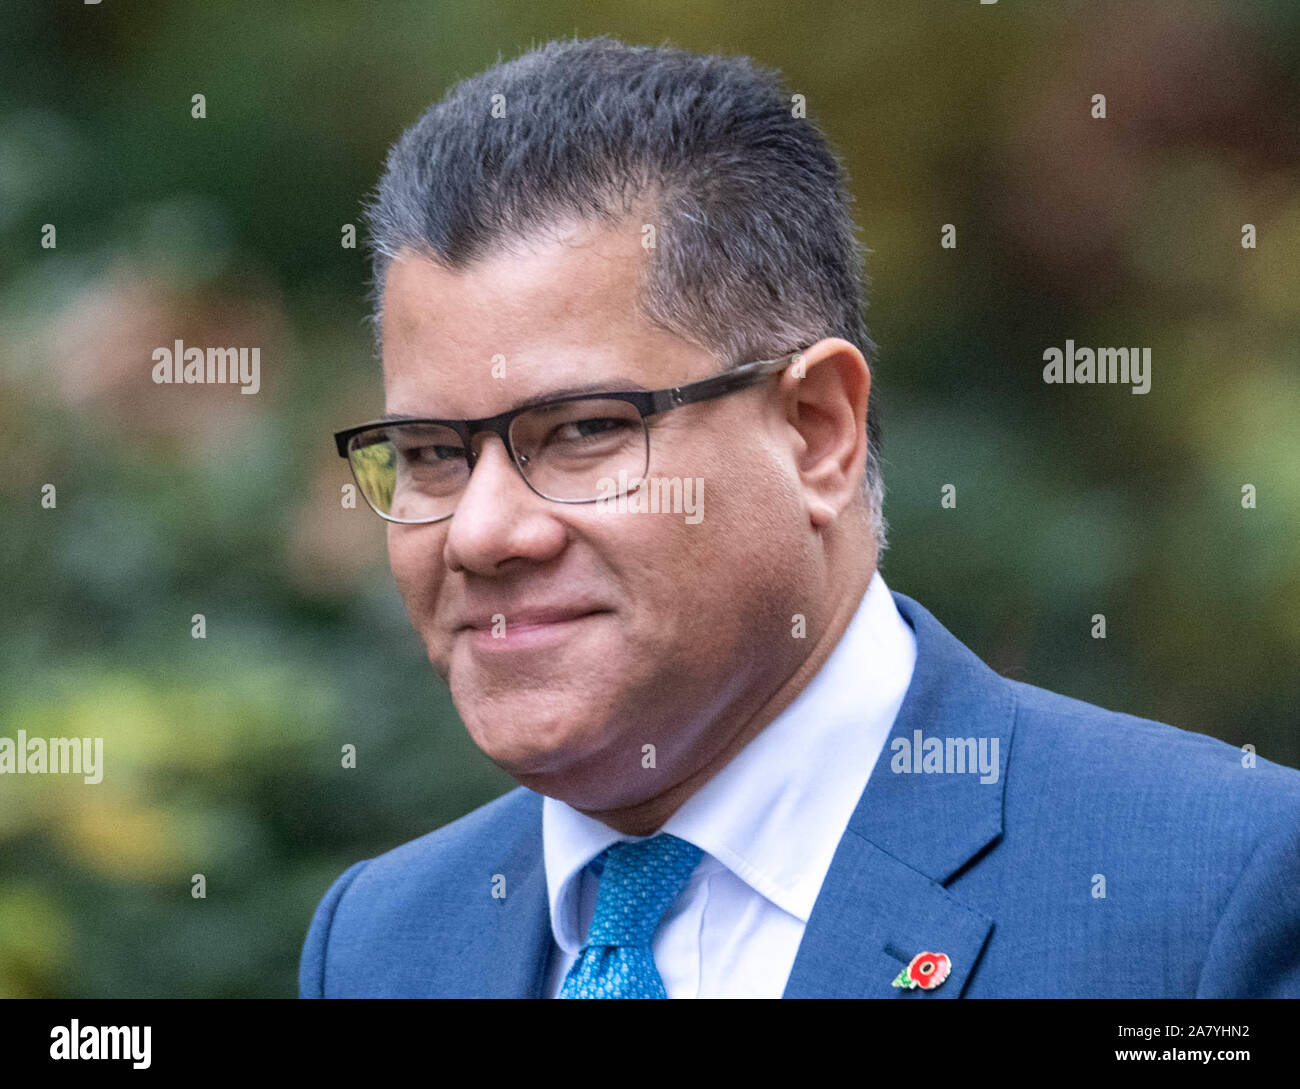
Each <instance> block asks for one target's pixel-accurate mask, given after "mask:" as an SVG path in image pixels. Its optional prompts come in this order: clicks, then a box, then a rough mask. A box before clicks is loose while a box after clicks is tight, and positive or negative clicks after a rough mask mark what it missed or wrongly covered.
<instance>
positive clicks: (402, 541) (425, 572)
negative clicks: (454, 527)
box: [388, 523, 443, 619]
mask: <svg viewBox="0 0 1300 1089" xmlns="http://www.w3.org/2000/svg"><path fill="white" fill-rule="evenodd" d="M429 528H430V527H412V526H399V525H393V524H392V523H390V524H389V526H388V566H389V569H390V570H391V571H392V572H393V580H394V582H396V583H397V589H398V591H399V592H400V593H401V595H402V600H403V601H405V602H406V608H407V611H408V612H409V613H410V614H411V616H412V618H413V619H414V618H420V617H426V616H428V615H429V614H430V613H431V612H432V610H433V604H434V602H435V601H436V600H437V596H438V588H439V587H440V586H441V585H442V578H443V566H442V539H441V537H440V536H435V535H433V534H431V533H429V532H428V529H429Z"/></svg>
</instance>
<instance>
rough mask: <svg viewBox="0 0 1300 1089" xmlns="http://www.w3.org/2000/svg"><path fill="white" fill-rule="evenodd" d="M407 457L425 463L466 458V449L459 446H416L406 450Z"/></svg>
mask: <svg viewBox="0 0 1300 1089" xmlns="http://www.w3.org/2000/svg"><path fill="white" fill-rule="evenodd" d="M406 456H407V459H408V460H410V461H415V462H421V463H423V464H426V465H427V464H430V463H437V462H443V461H457V460H462V461H463V460H464V458H465V451H464V450H463V449H462V448H461V447H459V446H437V445H428V446H414V447H412V448H411V449H409V450H407V451H406Z"/></svg>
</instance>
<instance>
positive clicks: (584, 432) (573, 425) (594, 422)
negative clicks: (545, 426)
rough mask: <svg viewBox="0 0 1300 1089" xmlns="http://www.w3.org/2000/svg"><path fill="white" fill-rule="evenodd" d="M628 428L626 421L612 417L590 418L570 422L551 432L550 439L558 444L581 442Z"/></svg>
mask: <svg viewBox="0 0 1300 1089" xmlns="http://www.w3.org/2000/svg"><path fill="white" fill-rule="evenodd" d="M627 426H628V422H627V420H621V419H618V418H617V417H614V416H592V417H591V418H589V419H586V420H571V421H570V422H569V423H566V424H562V425H561V426H559V427H557V428H556V429H555V430H554V431H553V432H551V438H552V439H553V440H556V441H558V442H581V441H583V440H584V439H596V438H600V437H601V436H602V435H608V434H610V433H611V432H614V431H621V430H623V429H624V428H626V427H627Z"/></svg>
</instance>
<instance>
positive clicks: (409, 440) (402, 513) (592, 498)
mask: <svg viewBox="0 0 1300 1089" xmlns="http://www.w3.org/2000/svg"><path fill="white" fill-rule="evenodd" d="M797 358H799V353H798V352H795V353H792V354H791V355H787V356H783V357H781V358H780V359H760V360H757V361H755V362H753V363H745V364H743V365H741V366H739V367H735V368H733V369H731V370H728V371H724V372H723V373H722V374H718V375H714V376H713V377H712V378H705V379H703V380H701V381H699V382H692V383H690V384H689V385H685V386H672V387H670V388H668V389H661V390H653V391H650V390H632V391H628V392H619V393H596V394H578V395H576V396H566V397H555V398H552V399H550V400H546V401H542V402H540V403H538V404H533V405H527V406H525V407H523V408H516V409H512V410H511V411H509V412H502V413H501V414H500V415H498V416H488V417H486V418H484V419H481V420H435V419H423V418H421V419H396V420H388V421H384V420H376V421H374V422H373V423H367V424H362V425H361V426H360V427H350V428H348V429H347V430H346V431H339V432H336V433H335V435H334V442H335V444H336V445H337V447H338V452H339V456H340V457H343V458H347V460H348V464H349V465H350V466H351V468H352V476H353V478H354V479H355V480H356V482H357V487H358V488H359V489H360V490H361V494H362V495H363V496H364V497H365V500H366V502H367V503H368V504H369V505H370V507H371V509H372V510H374V512H375V513H376V514H378V515H379V516H380V517H381V518H383V519H386V520H387V521H389V522H399V523H401V524H403V525H424V524H427V523H429V522H441V521H442V520H444V519H446V518H450V517H451V516H452V515H453V514H454V513H455V511H456V504H457V502H459V500H460V497H461V495H462V493H463V492H464V491H465V486H466V484H468V483H469V474H470V473H471V472H472V471H473V469H474V463H475V462H476V461H477V460H478V455H477V454H476V453H475V452H474V445H473V437H474V436H475V435H477V434H480V433H481V432H484V431H490V432H492V433H493V434H495V435H497V436H498V437H499V438H500V439H501V442H502V443H503V444H504V446H505V448H506V450H507V451H508V452H509V454H510V459H511V461H513V462H514V465H515V467H516V468H517V469H518V470H519V475H520V476H522V477H523V478H524V483H526V484H527V485H528V487H529V488H531V489H532V490H533V491H534V492H535V493H536V494H537V495H539V496H541V497H542V498H543V499H550V500H553V501H554V502H556V503H594V502H596V501H597V500H599V499H616V498H618V497H619V496H621V495H625V494H627V493H629V492H632V491H635V490H636V489H637V487H639V485H640V482H641V479H642V478H643V477H644V476H645V475H646V472H647V471H648V470H649V467H650V430H649V428H648V427H647V426H646V422H645V421H646V419H647V418H648V417H650V416H657V415H659V414H660V413H663V412H671V411H672V410H673V409H675V408H681V407H682V406H683V405H689V404H695V403H698V402H700V401H711V400H713V399H714V398H716V397H725V396H726V395H727V394H729V393H735V392H737V391H738V390H742V389H746V388H747V387H749V386H753V385H756V384H757V383H758V382H760V381H762V380H763V379H764V378H766V377H768V376H769V375H772V374H775V373H777V372H778V371H780V370H783V369H784V368H786V367H788V366H789V365H790V364H791V363H793V362H794V361H795V360H796V359H797Z"/></svg>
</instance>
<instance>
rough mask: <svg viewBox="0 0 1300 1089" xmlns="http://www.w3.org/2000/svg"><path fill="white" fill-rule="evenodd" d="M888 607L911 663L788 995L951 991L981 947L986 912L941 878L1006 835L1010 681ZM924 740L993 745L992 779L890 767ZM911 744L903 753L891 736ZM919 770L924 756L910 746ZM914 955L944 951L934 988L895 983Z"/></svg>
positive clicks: (923, 618)
mask: <svg viewBox="0 0 1300 1089" xmlns="http://www.w3.org/2000/svg"><path fill="white" fill-rule="evenodd" d="M894 601H895V604H896V605H897V606H898V610H899V612H900V613H901V614H902V616H903V618H904V620H906V621H907V623H908V624H909V625H911V627H912V629H913V632H914V634H915V636H916V647H917V655H916V666H915V669H914V670H913V674H912V681H911V684H910V685H909V687H908V690H907V695H906V696H905V697H904V699H903V704H902V706H901V707H900V708H899V712H898V716H897V718H896V719H895V722H894V727H893V729H892V730H891V731H890V736H889V741H888V742H886V744H885V748H884V750H883V751H882V753H881V755H880V759H879V760H878V761H877V762H876V766H875V768H874V769H873V770H872V774H871V778H870V780H869V781H868V782H867V787H866V790H864V791H863V793H862V798H861V800H860V801H859V802H858V806H857V809H856V810H855V811H854V814H853V816H852V818H851V819H850V820H849V826H848V828H847V829H846V831H845V833H844V835H843V837H842V838H841V839H840V844H839V847H838V848H837V849H836V852H835V856H834V858H833V859H832V861H831V866H830V869H829V871H828V872H827V874H826V879H825V881H824V882H823V883H822V888H821V892H820V893H819V895H818V897H817V901H816V903H815V904H814V905H813V910H812V914H811V916H810V917H809V919H808V925H807V927H806V928H805V930H804V937H803V942H802V943H801V944H800V946H799V952H798V955H797V956H796V958H795V963H794V967H793V969H792V970H791V972H790V978H789V980H788V981H787V984H786V989H785V995H784V997H786V998H810V997H858V998H863V997H891V996H892V997H904V996H905V997H908V998H918V997H927V998H929V997H934V998H957V997H959V996H960V995H961V993H962V991H963V990H964V989H965V986H966V983H967V981H968V980H969V978H970V976H971V974H972V973H973V972H974V970H975V967H976V965H977V964H978V963H979V958H980V956H981V955H982V953H983V950H984V946H985V943H986V941H987V939H988V936H989V932H990V931H991V929H992V927H993V922H994V921H993V919H991V918H990V917H988V916H987V915H984V914H983V913H981V912H979V911H977V910H975V909H974V908H972V907H970V906H969V905H967V904H964V903H962V902H961V900H960V899H959V898H958V897H956V896H954V895H953V894H952V893H951V892H949V891H948V890H947V889H946V888H945V887H944V885H945V884H946V883H947V882H949V881H950V880H951V879H952V878H953V877H954V876H955V875H956V874H957V873H958V871H960V870H961V869H962V868H963V867H964V866H966V865H967V864H968V863H969V862H970V861H971V860H972V859H974V858H975V857H976V856H977V855H978V854H979V853H980V852H981V851H983V850H984V849H985V848H987V847H988V846H989V845H990V844H992V843H994V842H995V841H996V840H997V839H998V838H999V837H1000V836H1001V834H1002V803H1003V793H1004V788H1005V783H1006V770H1007V764H1008V760H1009V757H1010V751H1011V737H1012V730H1013V726H1014V718H1015V697H1014V696H1013V694H1012V692H1011V689H1010V688H1009V686H1008V685H1007V684H1006V683H1005V682H1004V681H1003V680H1002V678H1000V677H998V676H997V674H995V673H994V672H993V671H992V670H990V669H989V668H988V667H987V666H986V665H984V663H983V662H981V661H980V660H979V659H978V658H977V657H976V656H975V655H974V654H972V653H971V652H970V651H969V650H967V649H966V647H964V646H963V645H962V644H961V643H960V642H959V641H958V640H957V639H956V638H954V637H953V636H952V635H951V634H950V633H949V632H948V631H947V630H946V629H945V628H944V627H943V626H942V625H941V624H940V623H939V622H938V621H937V620H935V618H934V617H933V616H931V615H930V614H929V613H928V612H927V611H926V610H925V609H923V608H922V607H921V606H920V605H918V604H917V603H916V602H915V601H912V599H911V598H908V597H905V596H904V595H902V594H898V593H895V594H894ZM917 731H920V733H921V736H922V738H923V739H927V740H928V739H931V738H937V739H939V740H940V741H941V743H944V744H945V746H946V741H947V739H948V738H950V737H951V738H974V739H975V740H976V743H977V744H978V743H979V742H980V740H981V739H983V741H984V744H985V747H986V750H985V751H986V752H988V753H989V754H990V755H991V753H992V746H993V744H994V743H996V745H997V749H998V752H997V761H996V764H997V772H998V774H997V779H996V782H987V783H985V782H981V781H980V780H981V778H982V777H981V775H980V774H979V773H978V772H974V773H972V772H969V771H967V772H964V773H960V772H953V773H950V774H938V773H925V772H921V771H919V770H918V771H915V772H907V771H896V770H894V768H895V766H901V767H906V766H907V765H905V764H903V763H902V753H903V752H904V751H909V752H910V750H911V749H912V748H914V747H915V742H916V740H917ZM899 739H903V740H905V741H906V742H907V748H906V750H905V749H904V747H903V746H902V745H896V744H895V741H897V740H899ZM916 760H917V765H916V766H917V767H918V769H919V767H920V766H921V765H920V753H917V754H916ZM920 952H931V953H946V954H947V955H948V957H949V958H950V960H951V962H952V970H951V973H950V975H949V976H948V979H947V980H946V981H945V982H944V983H943V984H942V985H940V986H939V987H937V988H935V989H934V990H933V991H930V992H925V991H919V990H913V991H906V990H903V989H902V988H896V987H893V986H892V983H893V980H894V979H895V977H897V975H898V973H899V972H900V971H902V969H903V968H904V967H906V966H907V962H908V961H909V960H910V959H911V958H912V957H914V956H915V955H916V954H917V953H920Z"/></svg>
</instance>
